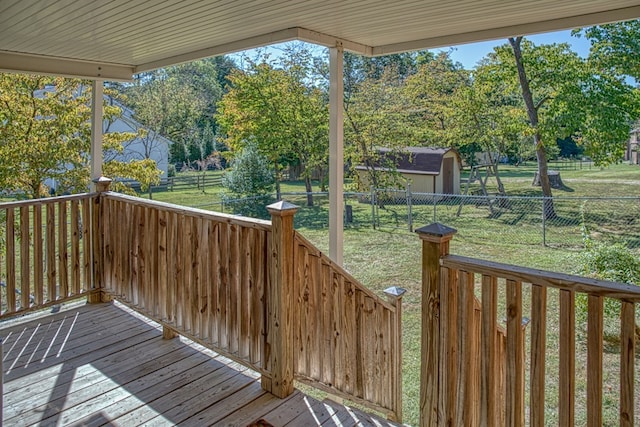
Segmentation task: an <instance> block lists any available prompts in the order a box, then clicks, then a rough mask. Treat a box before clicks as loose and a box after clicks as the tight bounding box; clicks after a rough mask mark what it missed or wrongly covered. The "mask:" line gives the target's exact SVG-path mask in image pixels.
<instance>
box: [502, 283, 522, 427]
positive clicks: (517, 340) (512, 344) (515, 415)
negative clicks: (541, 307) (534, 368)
mask: <svg viewBox="0 0 640 427" xmlns="http://www.w3.org/2000/svg"><path fill="white" fill-rule="evenodd" d="M523 340H524V338H523V332H522V283H520V282H517V281H513V280H507V355H506V357H507V395H506V411H507V413H506V422H507V425H510V426H520V425H523V424H524V348H523V345H522V343H523Z"/></svg>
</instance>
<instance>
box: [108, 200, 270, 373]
mask: <svg viewBox="0 0 640 427" xmlns="http://www.w3.org/2000/svg"><path fill="white" fill-rule="evenodd" d="M102 203H103V209H104V211H103V220H104V222H103V227H102V232H103V236H104V237H103V238H104V250H103V255H104V261H103V262H104V285H103V290H104V291H105V292H107V293H109V294H110V295H112V296H114V297H116V298H117V299H118V300H121V301H123V302H126V303H128V304H129V305H131V306H132V307H133V308H135V309H136V310H138V311H140V312H141V313H143V314H145V315H146V316H148V317H149V318H151V319H154V320H157V321H159V322H161V323H162V324H163V325H164V326H165V327H167V328H168V330H171V331H174V332H178V333H180V334H183V335H185V336H188V337H189V338H191V339H193V340H195V341H197V342H199V343H202V344H204V345H206V346H208V347H210V348H213V349H215V350H216V351H218V352H220V353H222V354H224V355H226V356H228V357H229V358H231V359H233V360H236V361H238V362H240V363H242V364H244V365H246V366H248V367H251V368H252V369H255V370H257V371H259V372H262V373H264V374H268V372H267V370H266V369H265V365H264V357H263V356H264V355H263V352H264V336H265V329H266V326H265V320H266V319H265V318H266V311H265V292H266V291H267V290H268V289H267V288H268V286H269V272H268V265H269V264H268V263H267V253H268V244H269V238H270V237H269V234H270V230H271V224H270V223H269V222H266V221H259V220H251V219H241V218H238V217H234V216H231V215H224V214H216V213H213V212H208V211H203V210H198V209H190V208H186V207H180V206H175V205H170V204H166V203H160V202H153V201H148V200H145V199H140V198H136V197H129V196H124V195H120V194H116V193H105V195H104V199H103V202H102ZM166 332H168V331H166Z"/></svg>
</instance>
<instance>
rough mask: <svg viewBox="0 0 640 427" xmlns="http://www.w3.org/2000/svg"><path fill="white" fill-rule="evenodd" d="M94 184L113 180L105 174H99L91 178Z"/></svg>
mask: <svg viewBox="0 0 640 427" xmlns="http://www.w3.org/2000/svg"><path fill="white" fill-rule="evenodd" d="M91 181H92V182H93V183H95V184H110V183H111V182H113V180H112V179H111V178H107V177H106V176H100V177H99V178H93V179H92V180H91Z"/></svg>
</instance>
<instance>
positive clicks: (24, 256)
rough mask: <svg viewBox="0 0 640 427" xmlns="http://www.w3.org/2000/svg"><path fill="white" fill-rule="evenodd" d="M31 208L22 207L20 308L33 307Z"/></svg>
mask: <svg viewBox="0 0 640 427" xmlns="http://www.w3.org/2000/svg"><path fill="white" fill-rule="evenodd" d="M29 231H30V230H29V206H21V207H20V239H19V240H20V307H21V308H26V307H29V306H30V305H31V302H30V298H29V297H30V296H31V262H30V261H31V259H30V258H31V255H30V252H31V248H30V243H31V235H30V233H29Z"/></svg>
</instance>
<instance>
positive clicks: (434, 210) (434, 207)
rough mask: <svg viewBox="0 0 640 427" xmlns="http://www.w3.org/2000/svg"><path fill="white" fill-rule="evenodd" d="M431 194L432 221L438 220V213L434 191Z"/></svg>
mask: <svg viewBox="0 0 640 427" xmlns="http://www.w3.org/2000/svg"><path fill="white" fill-rule="evenodd" d="M432 196H433V222H434V223H435V222H438V214H437V206H438V199H437V198H436V193H433V194H432Z"/></svg>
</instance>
